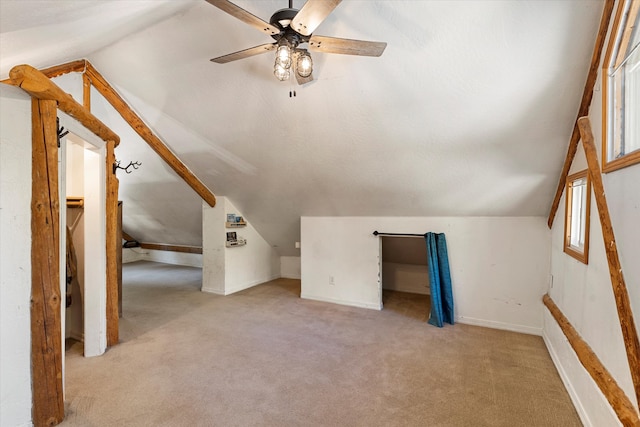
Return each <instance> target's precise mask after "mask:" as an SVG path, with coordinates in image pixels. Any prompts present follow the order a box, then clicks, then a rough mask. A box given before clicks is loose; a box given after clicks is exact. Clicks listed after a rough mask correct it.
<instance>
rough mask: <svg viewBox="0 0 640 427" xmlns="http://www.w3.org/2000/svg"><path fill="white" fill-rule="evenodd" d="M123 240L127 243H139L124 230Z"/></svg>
mask: <svg viewBox="0 0 640 427" xmlns="http://www.w3.org/2000/svg"><path fill="white" fill-rule="evenodd" d="M122 238H123V239H124V240H126V241H127V242H137V240H136V239H134V238H133V237H131V234H128V233H127V232H126V231H124V230H122Z"/></svg>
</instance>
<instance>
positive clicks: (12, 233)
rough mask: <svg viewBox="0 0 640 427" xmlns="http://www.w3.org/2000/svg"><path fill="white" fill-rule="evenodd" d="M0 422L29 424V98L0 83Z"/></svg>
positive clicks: (17, 90) (0, 423)
mask: <svg viewBox="0 0 640 427" xmlns="http://www.w3.org/2000/svg"><path fill="white" fill-rule="evenodd" d="M0 122H2V126H0V425H2V426H26V425H31V317H30V298H31V101H30V98H29V97H28V96H27V95H26V94H25V93H24V92H23V91H22V90H19V89H16V88H14V87H8V86H6V85H2V84H0Z"/></svg>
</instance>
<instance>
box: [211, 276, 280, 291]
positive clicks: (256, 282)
mask: <svg viewBox="0 0 640 427" xmlns="http://www.w3.org/2000/svg"><path fill="white" fill-rule="evenodd" d="M279 278H280V275H274V276H271V277H270V278H267V279H258V280H252V281H250V282H247V283H243V284H241V285H240V286H236V287H233V288H231V289H211V288H204V287H203V288H201V291H202V292H206V293H209V294H215V295H223V296H226V295H231V294H235V293H236V292H240V291H244V290H245V289H249V288H253V287H254V286H257V285H261V284H263V283H267V282H270V281H272V280H276V279H279Z"/></svg>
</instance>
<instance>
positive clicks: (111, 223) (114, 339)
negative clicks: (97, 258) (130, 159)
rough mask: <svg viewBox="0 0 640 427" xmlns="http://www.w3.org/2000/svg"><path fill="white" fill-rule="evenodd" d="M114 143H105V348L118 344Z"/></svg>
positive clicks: (117, 241) (116, 182)
mask: <svg viewBox="0 0 640 427" xmlns="http://www.w3.org/2000/svg"><path fill="white" fill-rule="evenodd" d="M115 161H116V157H115V143H114V142H113V141H107V155H106V163H107V164H106V175H107V200H106V212H107V220H106V221H107V223H106V232H107V235H106V239H107V248H106V250H107V346H112V345H116V344H118V340H119V335H118V319H119V317H120V316H119V315H118V250H119V248H121V247H122V244H121V239H120V237H121V236H120V234H119V233H118V178H117V177H116V174H115V171H114V170H113V164H114V163H115Z"/></svg>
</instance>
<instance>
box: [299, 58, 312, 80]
mask: <svg viewBox="0 0 640 427" xmlns="http://www.w3.org/2000/svg"><path fill="white" fill-rule="evenodd" d="M296 72H297V73H298V75H299V76H300V77H309V76H310V75H311V73H312V72H313V60H312V59H311V55H310V54H309V53H308V52H300V54H299V55H298V60H297V61H296Z"/></svg>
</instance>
